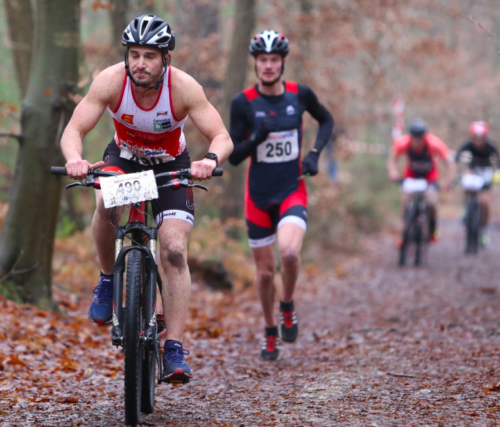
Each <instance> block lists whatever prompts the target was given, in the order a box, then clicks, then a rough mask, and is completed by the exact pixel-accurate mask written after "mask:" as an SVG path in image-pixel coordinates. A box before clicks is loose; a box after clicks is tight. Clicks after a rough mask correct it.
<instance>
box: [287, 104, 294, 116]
mask: <svg viewBox="0 0 500 427" xmlns="http://www.w3.org/2000/svg"><path fill="white" fill-rule="evenodd" d="M286 113H287V114H288V115H289V116H293V115H294V114H295V108H293V105H289V106H288V107H286Z"/></svg>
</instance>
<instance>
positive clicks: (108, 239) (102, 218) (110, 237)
mask: <svg viewBox="0 0 500 427" xmlns="http://www.w3.org/2000/svg"><path fill="white" fill-rule="evenodd" d="M95 196H96V209H95V212H94V216H93V218H92V236H93V237H94V243H95V247H96V251H97V259H98V260H99V265H100V266H101V271H102V272H103V273H104V274H107V275H112V274H113V265H114V263H115V227H114V225H113V221H112V217H111V215H112V209H106V208H105V207H104V202H103V200H102V194H101V190H95ZM123 211H124V208H123V207H118V208H116V210H115V212H116V218H115V224H116V223H117V222H118V221H119V219H120V218H121V215H122V213H123Z"/></svg>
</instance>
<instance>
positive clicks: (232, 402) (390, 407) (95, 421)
mask: <svg viewBox="0 0 500 427" xmlns="http://www.w3.org/2000/svg"><path fill="white" fill-rule="evenodd" d="M441 231H442V237H441V239H440V241H439V242H438V243H437V244H436V245H434V246H433V247H431V249H430V253H429V260H428V265H427V266H426V267H423V268H413V267H406V268H402V269H400V268H398V267H396V250H395V248H394V237H392V236H389V235H382V236H379V237H377V238H370V239H368V241H367V242H366V244H365V253H364V254H363V255H362V256H361V257H352V258H347V257H346V258H345V260H344V261H343V262H335V263H333V262H332V264H334V265H333V266H332V270H331V271H328V272H323V274H320V275H318V274H317V272H316V271H313V272H312V273H311V272H309V275H308V274H306V273H307V268H306V269H305V272H306V273H304V274H303V277H302V279H301V281H300V284H299V287H298V293H297V296H296V299H295V300H296V306H297V313H298V319H299V325H300V334H299V339H298V342H296V343H295V344H282V345H281V354H280V360H278V361H276V362H263V361H260V360H259V352H260V344H261V338H262V336H261V334H262V330H263V324H262V318H261V313H260V308H259V305H258V303H257V300H256V296H255V292H254V290H253V289H250V288H249V289H245V290H240V291H239V292H233V293H232V294H223V293H215V292H211V291H208V290H207V289H206V288H205V287H203V286H201V285H197V284H194V289H193V301H192V308H191V318H190V321H189V324H188V327H187V333H186V339H185V348H187V349H189V350H190V351H191V354H190V356H188V362H189V363H190V365H191V367H192V369H193V373H194V379H193V380H192V382H191V383H190V384H187V385H184V386H172V385H168V386H167V385H161V386H159V387H158V388H157V404H156V412H155V413H154V414H152V415H149V416H143V425H144V426H170V425H171V426H203V427H205V426H211V425H214V426H217V425H218V426H247V427H248V426H274V425H276V426H280V425H286V426H337V425H341V426H424V425H432V426H451V425H453V426H462V425H464V426H465V425H467V426H470V425H474V426H494V425H498V423H499V420H500V417H499V415H498V414H499V413H500V404H499V400H498V397H499V395H498V393H497V391H498V390H497V391H495V389H498V388H500V384H499V381H500V364H499V351H498V347H499V344H500V320H499V312H500V310H499V306H500V290H499V289H498V280H499V273H500V262H499V261H498V260H499V259H500V224H498V223H497V224H492V226H491V227H490V240H491V242H492V243H491V246H490V247H488V248H487V249H486V250H484V251H482V252H481V254H480V255H479V256H477V257H473V256H465V255H464V254H463V230H462V227H461V224H460V223H459V222H458V221H457V220H453V221H452V220H447V221H442V225H441ZM311 275H312V276H313V277H311ZM91 287H92V285H91V284H88V286H87V288H88V289H91ZM88 289H87V292H88ZM88 295H89V293H87V294H85V295H83V298H81V299H75V297H74V296H73V297H71V298H69V297H68V298H66V299H65V297H64V296H62V294H61V293H60V292H59V293H58V298H59V301H60V304H61V306H62V307H63V308H66V309H68V310H69V313H70V315H69V316H67V317H64V316H61V315H47V314H45V313H43V312H40V311H37V310H36V309H33V308H31V307H24V308H19V307H18V306H16V305H14V304H12V303H10V302H7V301H5V300H0V305H1V306H2V310H3V312H4V313H5V315H4V316H2V318H1V319H0V361H1V365H0V366H1V370H0V425H1V426H2V427H11V426H12V427H13V426H23V427H28V426H57V427H66V426H68V427H69V426H92V427H93V426H106V427H112V426H120V425H123V421H122V420H123V402H122V396H123V381H122V379H123V361H122V355H121V352H120V351H119V350H116V349H114V348H113V347H111V344H110V340H109V334H108V330H107V328H97V327H94V326H93V325H92V324H90V322H88V321H87V320H86V314H85V311H86V308H87V305H88V301H89V296H88Z"/></svg>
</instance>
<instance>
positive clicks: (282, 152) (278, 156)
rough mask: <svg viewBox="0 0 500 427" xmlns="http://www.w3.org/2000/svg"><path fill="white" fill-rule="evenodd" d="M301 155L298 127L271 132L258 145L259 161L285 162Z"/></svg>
mask: <svg viewBox="0 0 500 427" xmlns="http://www.w3.org/2000/svg"><path fill="white" fill-rule="evenodd" d="M297 157H299V133H298V132H297V129H294V130H287V131H284V132H271V133H270V134H269V135H268V136H267V139H266V140H265V141H264V142H263V143H262V144H260V145H259V146H258V147H257V161H258V162H264V163H283V162H289V161H291V160H295V159H296V158H297Z"/></svg>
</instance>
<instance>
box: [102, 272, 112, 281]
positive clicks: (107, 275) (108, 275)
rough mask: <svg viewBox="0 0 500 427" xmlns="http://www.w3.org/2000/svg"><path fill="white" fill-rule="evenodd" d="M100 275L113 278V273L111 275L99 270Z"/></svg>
mask: <svg viewBox="0 0 500 427" xmlns="http://www.w3.org/2000/svg"><path fill="white" fill-rule="evenodd" d="M101 277H105V278H106V279H112V278H113V275H112V274H104V273H103V272H102V271H101Z"/></svg>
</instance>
